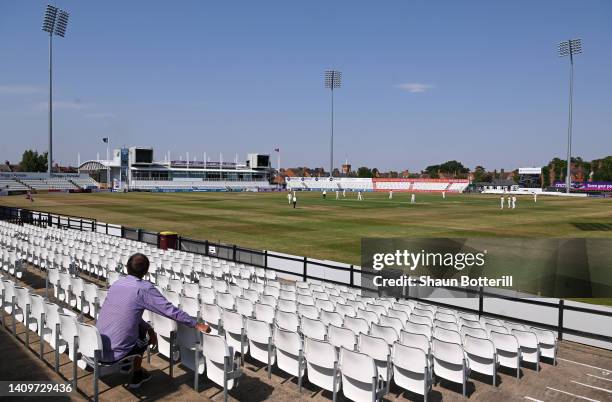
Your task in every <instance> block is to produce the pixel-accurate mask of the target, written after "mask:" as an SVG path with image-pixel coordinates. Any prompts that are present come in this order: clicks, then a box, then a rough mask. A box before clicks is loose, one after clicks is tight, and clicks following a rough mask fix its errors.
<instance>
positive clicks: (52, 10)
mask: <svg viewBox="0 0 612 402" xmlns="http://www.w3.org/2000/svg"><path fill="white" fill-rule="evenodd" d="M69 15H70V14H68V12H66V11H64V10H61V9H59V8H57V7H54V6H52V5H47V9H46V10H45V16H44V19H43V25H42V30H43V31H45V32H48V33H49V153H48V155H47V161H48V162H47V164H48V167H47V171H48V172H49V175H51V171H52V169H53V167H52V166H53V35H57V36H60V37H62V38H63V37H64V36H65V35H66V28H67V26H68V16H69Z"/></svg>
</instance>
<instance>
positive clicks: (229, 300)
mask: <svg viewBox="0 0 612 402" xmlns="http://www.w3.org/2000/svg"><path fill="white" fill-rule="evenodd" d="M234 304H235V301H234V296H233V295H232V294H230V293H225V292H217V305H218V306H219V307H221V308H224V309H227V310H233V309H234Z"/></svg>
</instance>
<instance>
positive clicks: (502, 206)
mask: <svg viewBox="0 0 612 402" xmlns="http://www.w3.org/2000/svg"><path fill="white" fill-rule="evenodd" d="M500 209H504V196H503V195H502V196H501V204H500Z"/></svg>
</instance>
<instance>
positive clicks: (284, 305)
mask: <svg viewBox="0 0 612 402" xmlns="http://www.w3.org/2000/svg"><path fill="white" fill-rule="evenodd" d="M276 308H277V309H278V310H281V311H284V312H286V313H297V304H296V302H294V301H292V300H285V299H278V300H277V301H276Z"/></svg>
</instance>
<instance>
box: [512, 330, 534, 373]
mask: <svg viewBox="0 0 612 402" xmlns="http://www.w3.org/2000/svg"><path fill="white" fill-rule="evenodd" d="M512 335H514V336H515V338H516V340H517V341H518V343H519V346H520V349H521V360H522V361H526V362H529V363H534V364H535V365H536V371H540V345H539V343H538V337H537V336H536V334H535V333H534V332H531V331H521V330H518V329H513V330H512Z"/></svg>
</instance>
